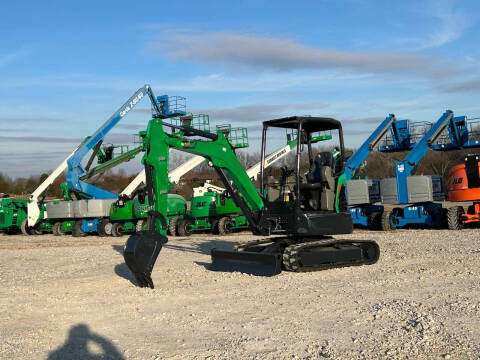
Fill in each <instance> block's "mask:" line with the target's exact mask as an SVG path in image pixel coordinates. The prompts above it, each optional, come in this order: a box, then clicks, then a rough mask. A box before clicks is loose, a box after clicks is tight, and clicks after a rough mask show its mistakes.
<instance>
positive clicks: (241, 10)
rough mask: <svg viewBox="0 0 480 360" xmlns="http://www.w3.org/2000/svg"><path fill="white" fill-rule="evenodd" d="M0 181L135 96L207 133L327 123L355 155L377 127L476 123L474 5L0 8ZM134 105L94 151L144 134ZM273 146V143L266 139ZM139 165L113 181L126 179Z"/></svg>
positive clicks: (43, 166) (56, 152)
mask: <svg viewBox="0 0 480 360" xmlns="http://www.w3.org/2000/svg"><path fill="white" fill-rule="evenodd" d="M2 9H3V13H4V14H8V16H4V17H3V19H2V22H0V36H1V39H2V42H1V43H0V172H2V173H4V174H7V175H9V176H11V177H19V176H29V175H32V174H40V173H42V172H46V171H48V170H52V169H54V168H55V167H56V166H57V165H58V164H59V163H60V162H61V161H62V160H63V159H64V158H65V157H66V156H67V155H68V154H69V153H70V152H71V151H72V150H73V149H74V147H75V146H76V145H78V143H79V141H80V140H81V139H82V138H84V137H85V136H87V135H89V134H91V133H93V132H94V131H95V130H96V129H97V128H98V127H99V126H100V125H101V124H102V123H103V122H104V121H105V120H106V119H108V117H109V116H110V115H111V114H112V113H113V112H114V111H115V110H116V109H117V108H118V107H119V106H120V105H121V104H123V102H124V101H126V100H127V99H128V98H129V97H130V96H131V95H132V94H133V93H134V92H135V91H136V90H137V89H138V88H140V87H141V86H143V85H144V84H147V83H148V84H150V85H151V87H152V89H153V91H154V92H155V94H156V95H162V94H168V95H181V96H185V97H186V99H187V100H186V101H187V108H188V110H189V111H191V112H193V113H206V114H209V115H210V122H211V124H212V125H215V124H224V123H231V124H232V125H233V126H247V127H248V128H249V129H251V130H250V131H249V135H250V151H258V150H259V148H260V144H259V136H260V134H259V132H258V129H259V125H260V124H261V122H262V121H264V120H270V119H274V118H278V117H283V116H290V115H305V114H310V115H315V116H330V117H334V118H336V119H338V120H341V121H342V123H343V127H344V133H345V143H346V146H348V147H357V146H359V145H360V144H361V143H362V142H363V141H364V140H365V139H366V137H367V136H368V134H369V133H370V132H371V131H372V130H373V129H374V128H375V127H376V126H377V125H378V124H379V123H380V121H381V120H382V119H384V118H385V117H386V116H387V115H388V114H390V113H394V114H395V115H396V116H397V118H400V119H411V120H415V121H416V120H418V121H430V122H433V121H436V120H437V119H438V118H439V117H440V116H441V115H442V113H443V112H444V111H445V110H446V109H451V110H453V111H454V113H455V115H467V116H468V117H478V116H480V103H479V101H478V96H479V95H480V47H478V40H479V38H480V37H479V35H480V25H479V16H480V11H479V10H480V2H478V1H442V0H437V1H418V0H417V1H410V0H406V1H388V0H386V1H373V0H372V1H366V0H331V1H330V0H312V1H296V2H292V1H283V0H276V1H261V0H255V1H241V0H237V1H208V0H205V1H202V2H196V1H169V2H160V1H142V2H131V1H82V2H65V1H42V2H38V1H21V2H8V3H4V4H2ZM149 107H150V104H149V103H148V101H147V100H142V102H141V103H140V104H139V105H137V108H136V111H134V112H131V113H130V114H128V115H127V116H126V117H125V119H123V120H122V121H121V123H120V124H119V125H118V126H117V127H116V128H115V129H113V130H112V132H111V133H110V134H109V136H108V137H107V139H106V141H107V142H112V143H115V144H120V143H128V142H131V139H133V136H132V134H133V133H136V132H137V131H139V130H142V129H144V128H145V127H146V124H147V122H148V120H149V116H148V111H145V109H149ZM278 141H280V140H278ZM139 168H140V162H139V161H132V164H129V165H128V167H127V169H129V171H136V170H137V169H139Z"/></svg>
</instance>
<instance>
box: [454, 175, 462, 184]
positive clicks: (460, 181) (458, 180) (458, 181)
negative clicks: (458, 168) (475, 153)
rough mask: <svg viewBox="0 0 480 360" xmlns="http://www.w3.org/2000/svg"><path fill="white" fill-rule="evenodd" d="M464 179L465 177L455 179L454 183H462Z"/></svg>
mask: <svg viewBox="0 0 480 360" xmlns="http://www.w3.org/2000/svg"><path fill="white" fill-rule="evenodd" d="M462 181H463V177H459V178H455V179H453V185H458V184H461V183H462Z"/></svg>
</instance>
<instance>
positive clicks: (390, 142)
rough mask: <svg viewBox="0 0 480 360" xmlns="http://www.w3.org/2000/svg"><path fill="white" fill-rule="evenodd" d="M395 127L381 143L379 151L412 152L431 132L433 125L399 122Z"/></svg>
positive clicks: (417, 122) (406, 121) (425, 122)
mask: <svg viewBox="0 0 480 360" xmlns="http://www.w3.org/2000/svg"><path fill="white" fill-rule="evenodd" d="M395 127H396V129H395V130H393V127H392V128H391V129H390V131H389V132H387V133H386V134H385V137H384V138H383V139H382V140H381V141H380V143H379V146H378V151H380V152H397V151H407V150H411V149H412V148H413V147H414V146H415V144H417V143H418V142H419V141H420V140H421V139H422V138H423V137H424V136H425V134H426V133H427V132H428V130H430V128H431V127H432V123H431V122H428V121H411V120H407V119H406V120H397V121H396V123H395Z"/></svg>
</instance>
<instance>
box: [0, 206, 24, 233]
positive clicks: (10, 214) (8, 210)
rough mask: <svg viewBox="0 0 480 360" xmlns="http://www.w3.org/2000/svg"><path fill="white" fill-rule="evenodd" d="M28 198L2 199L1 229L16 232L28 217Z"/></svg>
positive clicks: (0, 210)
mask: <svg viewBox="0 0 480 360" xmlns="http://www.w3.org/2000/svg"><path fill="white" fill-rule="evenodd" d="M27 203H28V199H14V198H2V199H1V201H0V231H2V232H5V233H15V232H17V231H19V230H20V226H21V225H22V222H23V221H24V220H26V219H27Z"/></svg>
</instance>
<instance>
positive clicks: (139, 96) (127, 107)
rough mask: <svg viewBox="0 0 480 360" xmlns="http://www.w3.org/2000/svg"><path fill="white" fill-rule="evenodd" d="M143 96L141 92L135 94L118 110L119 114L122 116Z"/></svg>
mask: <svg viewBox="0 0 480 360" xmlns="http://www.w3.org/2000/svg"><path fill="white" fill-rule="evenodd" d="M142 98H143V93H139V94H138V95H137V96H135V97H134V98H133V100H131V101H130V102H129V103H128V104H127V105H126V106H125V107H124V108H123V110H122V111H120V116H121V117H124V116H125V115H127V113H128V112H129V111H130V110H132V109H133V107H134V106H135V105H137V103H138V102H139V101H140V100H141V99H142Z"/></svg>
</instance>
